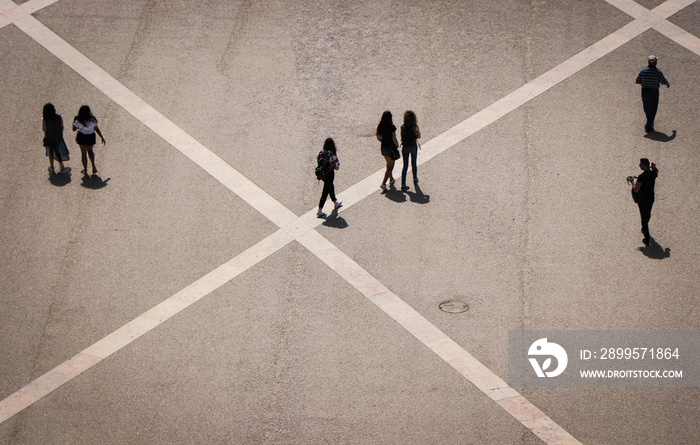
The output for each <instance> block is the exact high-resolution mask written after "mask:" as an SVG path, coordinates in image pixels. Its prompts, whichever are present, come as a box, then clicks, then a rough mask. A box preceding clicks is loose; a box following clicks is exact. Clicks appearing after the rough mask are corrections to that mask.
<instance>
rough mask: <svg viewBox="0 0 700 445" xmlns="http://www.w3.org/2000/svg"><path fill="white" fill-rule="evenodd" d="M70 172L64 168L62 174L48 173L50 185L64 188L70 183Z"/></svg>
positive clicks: (68, 168) (67, 168) (69, 169)
mask: <svg viewBox="0 0 700 445" xmlns="http://www.w3.org/2000/svg"><path fill="white" fill-rule="evenodd" d="M70 171H71V168H70V167H66V168H65V169H63V171H62V172H59V173H52V172H49V182H50V183H51V184H52V185H55V186H56V187H64V186H66V185H68V184H70V181H71V175H70Z"/></svg>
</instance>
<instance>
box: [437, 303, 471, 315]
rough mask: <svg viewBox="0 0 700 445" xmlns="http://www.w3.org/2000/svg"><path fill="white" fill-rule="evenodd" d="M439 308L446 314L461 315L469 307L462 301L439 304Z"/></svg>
mask: <svg viewBox="0 0 700 445" xmlns="http://www.w3.org/2000/svg"><path fill="white" fill-rule="evenodd" d="M439 308H440V310H441V311H443V312H447V313H448V314H461V313H462V312H467V311H468V310H469V305H468V304H467V303H465V302H463V301H456V300H449V301H443V302H442V303H440V306H439Z"/></svg>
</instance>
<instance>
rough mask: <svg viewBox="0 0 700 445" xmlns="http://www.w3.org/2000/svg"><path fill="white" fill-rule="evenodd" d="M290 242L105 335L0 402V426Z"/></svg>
mask: <svg viewBox="0 0 700 445" xmlns="http://www.w3.org/2000/svg"><path fill="white" fill-rule="evenodd" d="M291 241H292V237H290V236H289V235H288V234H287V233H286V232H285V231H283V230H278V231H277V232H275V233H273V234H272V235H270V236H268V237H267V238H265V239H263V240H262V241H260V242H259V243H257V244H255V245H254V246H252V247H250V248H248V249H247V250H245V251H244V252H242V253H241V254H239V255H237V256H236V257H235V258H233V259H231V260H230V261H228V262H226V263H224V264H222V265H221V266H219V267H218V268H216V269H214V270H213V271H211V272H209V273H208V274H207V275H205V276H203V277H202V278H200V279H199V280H197V281H195V282H194V283H192V284H190V285H189V286H187V287H186V288H184V289H182V290H181V291H179V292H177V293H176V294H174V295H173V296H171V297H170V298H168V299H166V300H164V301H163V302H161V303H159V304H158V305H157V306H155V307H153V308H152V309H150V310H149V311H147V312H145V313H143V314H142V315H140V316H138V317H136V318H135V319H134V320H132V321H130V322H129V323H127V324H125V325H124V326H122V327H121V328H119V329H117V330H116V331H114V332H112V333H111V334H109V335H107V336H106V337H104V338H103V339H101V340H99V341H98V342H97V343H95V344H93V345H92V346H90V347H88V348H87V349H85V350H84V351H82V352H81V353H79V354H77V355H76V356H75V357H73V358H71V359H70V360H67V361H66V362H64V363H62V364H60V365H58V366H57V367H56V368H54V369H52V370H51V371H49V372H47V373H46V374H44V375H42V376H41V377H39V378H38V379H36V380H34V381H33V382H31V383H29V384H28V385H26V386H25V387H23V388H22V389H20V390H19V391H17V392H16V393H14V394H12V395H11V396H9V397H7V398H5V399H4V400H2V401H0V424H1V423H3V422H4V421H6V420H7V419H9V418H10V417H12V416H14V415H15V414H17V413H18V412H20V411H22V410H23V409H25V408H26V407H28V406H30V405H31V404H33V403H34V402H36V401H37V400H40V399H41V398H42V397H44V396H46V395H47V394H49V393H50V392H52V391H54V390H55V389H57V388H59V387H60V386H61V385H63V384H64V383H66V382H68V381H70V380H71V379H73V378H75V377H77V376H78V375H80V374H81V373H82V372H84V371H86V370H88V369H90V368H91V367H93V366H95V365H96V364H97V363H99V362H101V361H102V360H104V359H105V358H107V357H109V356H110V355H112V354H114V353H115V352H117V351H119V350H120V349H122V348H124V347H125V346H127V345H129V344H130V343H131V342H133V341H135V340H136V339H138V338H139V337H141V336H142V335H144V334H146V333H148V332H150V331H151V330H153V329H154V328H156V327H158V326H160V325H161V324H162V323H164V322H165V321H167V320H169V319H170V318H172V317H173V316H175V315H177V314H178V313H180V312H181V311H183V310H184V309H187V308H188V307H190V306H192V305H193V304H194V303H196V302H198V301H199V300H201V299H202V298H204V297H206V296H207V295H209V294H210V293H211V292H213V291H215V290H216V289H218V288H219V287H221V286H223V285H224V284H226V283H228V282H229V281H231V280H232V279H234V278H235V277H237V276H238V275H240V274H241V273H243V272H245V271H246V270H248V269H250V268H251V267H253V266H255V265H256V264H258V263H259V262H260V261H262V260H264V259H265V258H267V257H269V256H270V255H272V254H274V253H275V252H277V251H278V250H279V249H281V248H282V247H284V246H286V245H287V244H289V243H290V242H291Z"/></svg>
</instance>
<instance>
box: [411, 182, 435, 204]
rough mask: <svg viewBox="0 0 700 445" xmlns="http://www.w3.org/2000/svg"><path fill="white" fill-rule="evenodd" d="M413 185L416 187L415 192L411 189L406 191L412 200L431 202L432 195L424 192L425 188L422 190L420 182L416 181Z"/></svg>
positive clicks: (419, 202)
mask: <svg viewBox="0 0 700 445" xmlns="http://www.w3.org/2000/svg"><path fill="white" fill-rule="evenodd" d="M413 187H414V188H415V189H416V191H415V192H411V191H410V190H409V191H406V192H405V193H406V194H407V195H408V197H409V198H410V199H411V202H415V203H417V204H427V203H429V202H430V195H426V194H425V193H423V190H421V188H420V186H419V185H418V184H415V183H414V184H413Z"/></svg>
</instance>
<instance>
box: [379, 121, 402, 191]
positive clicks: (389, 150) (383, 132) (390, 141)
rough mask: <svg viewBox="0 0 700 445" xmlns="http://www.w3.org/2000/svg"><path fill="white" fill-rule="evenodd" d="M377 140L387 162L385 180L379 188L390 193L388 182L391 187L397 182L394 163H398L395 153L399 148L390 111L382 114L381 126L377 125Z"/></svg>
mask: <svg viewBox="0 0 700 445" xmlns="http://www.w3.org/2000/svg"><path fill="white" fill-rule="evenodd" d="M377 140H378V141H379V142H381V153H382V156H384V160H385V161H386V172H385V173H384V180H382V185H380V186H379V188H381V189H382V190H384V191H385V192H386V191H388V189H387V187H386V182H387V181H389V185H394V182H396V180H395V179H394V175H393V171H394V162H395V161H396V158H395V157H394V153H397V154H398V148H399V142H398V141H397V140H396V127H395V126H394V122H393V120H392V117H391V112H390V111H385V112H384V113H383V114H382V118H381V119H380V120H379V125H377Z"/></svg>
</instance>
